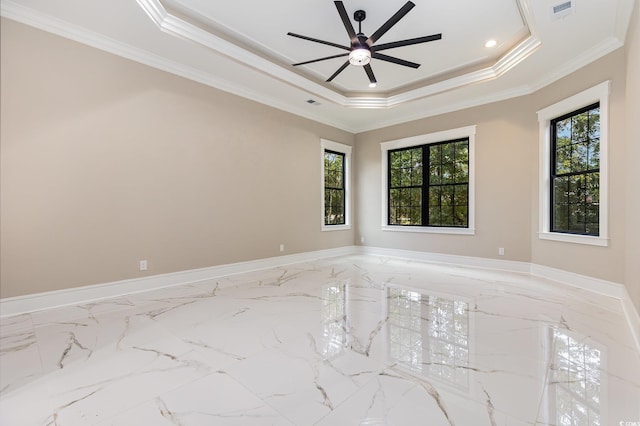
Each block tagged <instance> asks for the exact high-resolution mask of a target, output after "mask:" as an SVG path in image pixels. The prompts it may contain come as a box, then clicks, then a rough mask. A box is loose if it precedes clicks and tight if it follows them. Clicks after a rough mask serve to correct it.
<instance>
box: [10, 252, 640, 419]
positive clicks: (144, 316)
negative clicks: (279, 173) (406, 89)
mask: <svg viewBox="0 0 640 426" xmlns="http://www.w3.org/2000/svg"><path fill="white" fill-rule="evenodd" d="M0 373H1V374H0V424H8V425H93V424H99V425H128V424H131V425H133V424H135V425H139V424H154V425H155V424H157V425H162V424H167V425H185V426H186V425H204V424H207V425H208V424H224V425H311V424H317V425H396V426H397V425H415V424H422V423H424V421H425V419H429V424H430V425H458V426H460V425H489V426H494V425H509V426H512V425H513V426H520V425H532V424H541V425H543V424H545V425H546V424H562V422H565V423H566V422H570V424H573V425H593V424H603V425H605V424H619V422H621V421H639V420H640V419H638V418H637V416H638V411H637V407H638V406H639V405H638V401H640V357H639V354H638V352H637V348H636V347H635V346H634V343H633V339H632V337H631V334H630V331H629V329H628V326H627V324H626V322H625V317H624V313H623V311H622V307H621V306H620V302H619V301H617V300H615V299H612V298H608V297H605V296H601V295H598V294H595V293H591V292H588V291H585V290H582V289H578V288H574V287H569V286H565V285H562V284H560V283H554V282H552V281H549V280H544V279H539V278H535V277H531V276H528V275H525V274H518V273H508V272H500V271H492V270H486V269H475V268H464V267H459V266H452V265H445V264H437V263H423V262H419V261H408V260H401V259H394V258H387V257H381V256H367V255H353V256H346V257H341V258H333V259H321V260H317V261H313V262H305V263H300V264H295V265H288V266H286V267H279V268H272V269H266V270H262V271H254V272H250V273H246V274H236V275H230V276H228V277H223V278H219V279H212V280H204V281H200V282H195V283H190V284H186V285H179V286H172V287H167V288H162V289H159V290H155V291H149V292H144V293H137V294H130V295H125V296H122V297H118V298H114V299H109V300H102V301H97V302H92V303H86V304H81V305H78V306H67V307H62V308H58V309H52V310H49V311H41V312H35V313H32V314H24V315H19V316H15V317H9V318H3V319H2V320H0Z"/></svg>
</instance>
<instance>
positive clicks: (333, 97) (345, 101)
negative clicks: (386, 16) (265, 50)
mask: <svg viewBox="0 0 640 426" xmlns="http://www.w3.org/2000/svg"><path fill="white" fill-rule="evenodd" d="M527 1H529V0H520V1H519V2H518V4H519V5H520V9H521V10H522V11H523V13H522V17H523V20H524V23H525V25H526V26H527V28H528V29H529V33H530V36H529V37H527V38H526V39H525V40H524V41H522V42H521V43H519V44H518V45H517V46H515V47H514V48H513V49H511V50H510V51H508V52H507V53H506V54H505V55H503V56H502V57H501V58H500V59H498V61H496V63H495V64H493V65H492V66H490V67H487V68H485V69H482V70H478V71H474V72H470V73H467V74H464V75H461V76H458V77H455V78H451V79H447V80H444V81H441V82H438V83H434V84H430V85H427V86H424V87H421V88H419V89H415V90H410V91H407V92H405V93H401V94H398V95H393V96H387V97H385V96H378V97H363V96H344V95H341V94H339V93H337V92H334V91H333V90H330V89H328V88H326V87H324V86H322V85H319V84H317V83H314V82H312V81H311V80H309V79H307V78H304V77H302V76H300V75H299V74H297V73H294V72H292V71H290V70H288V69H286V68H284V67H282V66H279V65H276V64H274V63H273V62H270V61H268V60H266V59H264V58H262V57H260V56H258V55H256V54H253V53H251V52H248V51H246V50H244V49H242V48H240V47H238V46H236V45H234V44H233V43H230V42H228V41H226V40H223V39H221V38H220V37H217V36H215V35H214V34H211V33H210V32H208V31H205V30H203V29H202V28H200V27H198V26H196V25H194V24H191V23H190V22H187V21H185V20H183V19H180V18H178V17H176V16H174V15H172V14H171V13H169V11H167V10H166V9H165V7H164V6H163V5H162V3H161V1H160V0H137V3H138V5H140V7H141V8H142V9H143V10H144V11H145V13H146V14H147V15H148V16H149V18H150V19H151V20H152V21H153V23H154V24H155V25H156V26H157V27H158V28H159V29H160V30H161V31H163V32H165V33H167V34H170V35H173V36H175V37H180V38H182V39H186V40H190V41H193V42H195V43H199V44H201V45H203V46H205V47H207V48H209V49H212V50H214V51H216V52H218V53H220V54H223V55H225V56H228V57H230V58H232V59H234V60H236V61H239V62H241V63H243V64H245V65H247V66H248V67H250V68H252V69H255V70H260V71H262V72H265V73H267V74H269V75H271V76H273V77H275V78H278V79H279V80H282V81H284V82H288V83H290V84H292V85H294V86H296V87H299V88H301V89H304V90H306V91H308V92H310V93H312V94H314V95H316V96H318V97H321V98H323V99H326V100H328V101H330V102H334V103H336V104H338V105H341V106H343V107H348V108H392V107H394V106H397V105H399V104H402V103H405V102H411V101H415V100H417V99H421V98H424V97H427V96H432V95H435V94H438V93H442V92H445V91H448V90H454V89H458V88H461V87H463V86H466V85H469V84H475V83H479V82H482V81H487V80H493V79H495V78H499V77H500V76H501V75H503V74H504V73H506V72H507V71H509V70H510V69H511V68H513V67H514V66H516V65H517V64H519V63H520V62H522V61H523V60H525V59H526V58H527V57H528V56H529V55H530V54H532V53H533V52H534V51H535V50H536V49H537V48H538V47H539V46H540V45H541V42H540V40H539V39H538V37H537V35H536V34H535V32H534V31H533V30H532V28H533V25H531V23H530V21H531V14H530V13H528V11H529V10H530V7H529V5H528V4H526V2H527ZM524 11H526V13H525V12H524Z"/></svg>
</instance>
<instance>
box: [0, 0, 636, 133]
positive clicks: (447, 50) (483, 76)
mask: <svg viewBox="0 0 640 426" xmlns="http://www.w3.org/2000/svg"><path fill="white" fill-rule="evenodd" d="M405 3H406V0H392V1H381V0H379V1H373V2H372V1H364V0H352V1H351V0H344V5H345V8H346V10H347V12H348V14H349V16H350V17H351V18H353V13H354V12H355V11H356V10H359V9H362V10H365V11H366V13H367V18H366V19H365V20H364V21H363V22H362V30H363V33H365V34H366V35H370V34H371V33H373V32H374V31H375V30H376V29H378V27H380V25H382V24H383V23H384V22H385V21H386V20H387V19H389V17H391V16H392V15H393V14H394V13H395V12H396V11H397V10H398V9H399V8H400V7H402V6H403V5H404V4H405ZM414 3H415V4H416V6H415V7H414V8H413V9H412V10H411V11H410V12H409V13H408V14H407V15H406V16H405V17H404V18H403V19H401V20H400V21H399V22H398V23H397V24H396V25H395V26H394V27H393V28H392V29H391V30H390V31H389V32H387V33H386V34H385V35H384V36H383V37H382V38H381V39H380V41H379V43H388V42H393V41H397V40H404V39H411V38H415V37H421V36H426V35H431V34H435V33H442V39H441V40H438V41H433V42H429V43H423V44H418V45H414V46H405V47H400V48H395V49H390V50H386V51H384V53H385V54H387V55H391V56H395V57H398V58H402V59H405V60H408V61H412V62H417V63H419V64H421V66H420V67H419V68H418V69H412V68H408V67H403V66H399V65H396V64H391V63H388V62H384V61H380V60H377V59H373V60H372V62H371V66H372V68H373V71H374V72H375V75H376V79H377V81H378V84H377V86H376V87H375V88H370V87H368V85H369V80H368V78H367V75H366V74H365V72H364V70H363V69H362V67H356V66H353V65H351V66H349V67H348V68H347V69H345V71H344V72H342V73H341V74H340V75H339V76H338V77H336V78H335V79H334V80H333V81H332V82H330V83H327V82H325V80H326V79H327V78H328V77H329V76H330V75H332V74H333V73H334V72H335V71H336V70H337V69H338V68H339V67H340V66H341V65H342V64H343V63H344V61H345V58H336V59H331V60H327V61H322V62H316V63H312V64H308V65H303V66H299V67H293V66H292V65H291V64H292V63H297V62H303V61H307V60H311V59H315V58H320V57H325V56H330V55H335V54H339V53H344V50H340V49H337V48H334V47H331V46H325V45H322V44H318V43H313V42H309V41H306V40H301V39H298V38H294V37H289V36H287V32H289V31H291V32H294V33H298V34H302V35H305V36H309V37H313V38H317V39H322V40H327V41H331V42H333V43H336V44H340V45H344V46H348V45H349V37H348V36H347V33H346V31H345V28H344V26H343V24H342V21H341V20H340V16H339V15H338V12H337V10H336V7H335V5H334V4H333V1H329V0H326V1H317V0H316V1H312V2H300V1H296V0H272V1H269V2H249V3H247V2H224V3H223V2H220V1H211V0H137V2H133V1H130V0H109V1H106V0H95V1H91V2H87V1H86V0H11V1H9V0H7V1H5V0H3V1H2V3H1V4H2V9H1V10H2V15H3V16H5V17H7V18H10V19H14V20H17V21H20V22H23V23H26V24H28V25H32V26H35V27H37V28H41V29H44V30H46V31H50V32H53V33H56V34H59V35H62V36H64V37H68V38H71V39H74V40H77V41H80V42H82V43H86V44H89V45H92V46H94V47H97V48H100V49H103V50H106V51H109V52H111V53H115V54H118V55H121V56H124V57H126V58H129V59H133V60H136V61H138V62H142V63H145V64H147V65H150V66H153V67H156V68H160V69H163V70H165V71H169V72H172V73H175V74H178V75H181V76H183V77H187V78H190V79H193V80H196V81H199V82H201V83H204V84H207V85H210V86H213V87H217V88H220V89H222V90H225V91H229V92H232V93H235V94H237V95H240V96H243V97H246V98H249V99H252V100H255V101H258V102H261V103H265V104H267V105H270V106H274V107H276V108H279V109H283V110H286V111H289V112H292V113H294V114H298V115H301V116H304V117H307V118H311V119H313V120H316V121H320V122H323V123H326V124H330V125H333V126H336V127H338V128H342V129H345V130H348V131H352V132H360V131H365V130H369V129H373V128H378V127H383V126H387V125H391V124H397V123H402V122H405V121H409V120H413V119H417V118H421V117H426V116H429V115H434V114H439V113H443V112H448V111H452V110H456V109H460V108H465V107H468V106H473V105H479V104H483V103H487V102H493V101H496V100H501V99H507V98H510V97H514V96H520V95H524V94H527V93H531V92H533V91H535V90H537V89H539V88H541V87H543V86H545V85H547V84H549V83H551V82H553V81H555V80H557V79H559V78H561V77H563V76H565V75H567V74H568V73H571V72H573V71H575V70H576V69H578V68H580V67H582V66H584V65H586V64H588V63H590V62H592V61H594V60H596V59H598V58H600V57H602V56H604V55H606V54H607V53H610V52H611V51H613V50H615V49H617V48H619V47H621V46H622V45H623V43H624V39H625V35H626V30H627V26H628V22H629V17H630V15H631V10H632V9H633V3H634V2H633V0H570V7H568V8H567V7H566V6H567V5H566V3H567V0H557V1H550V0H536V1H534V0H486V1H483V2H477V1H469V0H458V1H445V2H436V1H433V0H424V1H423V0H414ZM563 3H565V5H564V7H565V10H562V11H560V12H558V13H554V11H553V10H554V7H557V6H561V5H562V4H563ZM561 8H562V7H561ZM352 22H353V24H354V27H355V28H356V31H357V23H356V22H354V21H353V20H352ZM488 40H495V41H496V45H495V46H494V47H492V48H488V47H485V43H486V42H487V41H488ZM309 100H313V101H314V102H312V103H310V102H308V101H309Z"/></svg>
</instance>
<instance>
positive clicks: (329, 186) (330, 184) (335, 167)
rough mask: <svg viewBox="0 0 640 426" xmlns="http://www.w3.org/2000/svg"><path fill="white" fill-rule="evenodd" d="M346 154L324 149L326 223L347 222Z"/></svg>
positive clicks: (339, 223) (337, 223) (341, 223)
mask: <svg viewBox="0 0 640 426" xmlns="http://www.w3.org/2000/svg"><path fill="white" fill-rule="evenodd" d="M344 161H345V155H344V154H343V153H341V152H334V151H329V150H325V151H324V224H325V225H344V224H345V216H346V214H345V187H344V185H345V164H344Z"/></svg>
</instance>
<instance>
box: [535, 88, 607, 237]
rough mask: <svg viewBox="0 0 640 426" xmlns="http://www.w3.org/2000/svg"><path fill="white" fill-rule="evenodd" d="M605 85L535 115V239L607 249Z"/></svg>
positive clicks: (583, 92) (578, 94)
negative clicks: (537, 151)
mask: <svg viewBox="0 0 640 426" xmlns="http://www.w3.org/2000/svg"><path fill="white" fill-rule="evenodd" d="M609 85H610V82H609V81H605V82H603V83H600V84H598V85H597V86H594V87H592V88H590V89H587V90H584V91H582V92H580V93H577V94H575V95H573V96H571V97H569V98H567V99H564V100H562V101H560V102H557V103H555V104H553V105H550V106H548V107H546V108H544V109H542V110H540V111H538V122H539V124H540V162H539V164H540V172H539V173H540V175H539V176H540V186H539V187H540V204H539V205H540V215H539V221H540V225H539V230H540V231H539V233H538V236H539V238H540V239H544V240H554V241H563V242H568V243H578V244H589V245H596V246H607V245H608V244H609V240H608V199H609V197H608V191H607V187H608V164H607V163H608V155H609V152H608V151H609V150H608V128H609Z"/></svg>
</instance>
